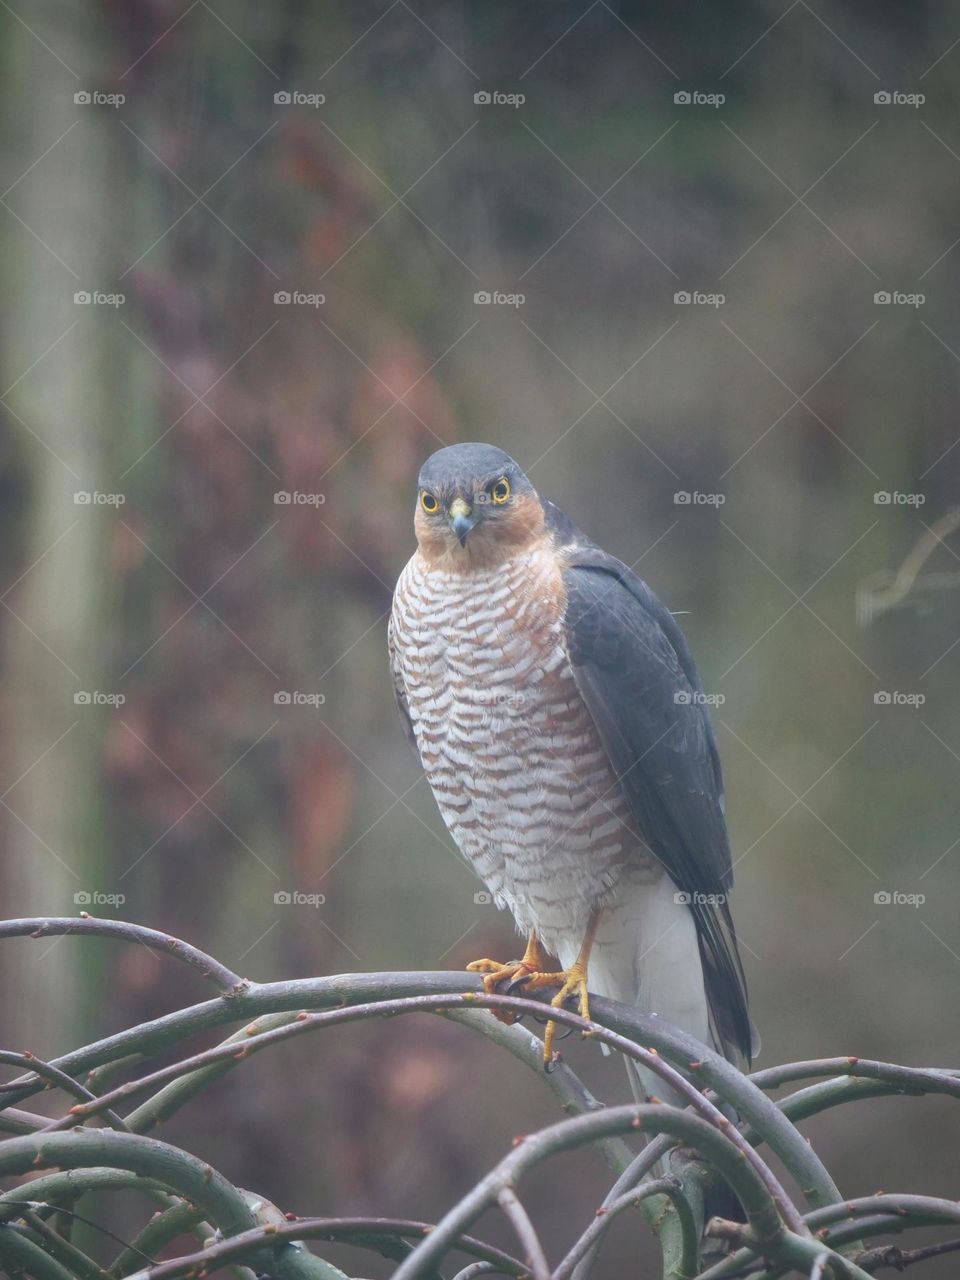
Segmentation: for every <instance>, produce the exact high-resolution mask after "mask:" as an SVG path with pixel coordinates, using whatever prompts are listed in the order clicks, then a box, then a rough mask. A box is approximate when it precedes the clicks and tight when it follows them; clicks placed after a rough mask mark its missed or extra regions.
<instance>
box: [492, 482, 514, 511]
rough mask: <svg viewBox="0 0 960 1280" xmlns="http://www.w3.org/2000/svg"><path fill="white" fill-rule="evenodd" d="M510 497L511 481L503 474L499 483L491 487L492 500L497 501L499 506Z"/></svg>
mask: <svg viewBox="0 0 960 1280" xmlns="http://www.w3.org/2000/svg"><path fill="white" fill-rule="evenodd" d="M509 497H510V481H509V480H508V479H507V477H506V476H501V477H500V479H499V480H498V481H497V483H496V484H495V485H493V486H492V487H491V489H490V500H491V501H492V502H495V503H496V504H497V506H498V507H502V506H503V504H504V503H505V502H506V501H507V499H508V498H509Z"/></svg>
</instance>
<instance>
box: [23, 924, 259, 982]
mask: <svg viewBox="0 0 960 1280" xmlns="http://www.w3.org/2000/svg"><path fill="white" fill-rule="evenodd" d="M65 933H79V934H94V935H96V936H97V937H103V938H117V939H119V940H120V941H122V942H139V943H140V944H141V945H143V946H145V947H148V948H149V949H150V950H151V951H156V952H159V953H160V954H161V955H169V956H173V957H174V959H176V960H182V961H183V962H184V964H188V965H190V966H191V967H192V968H194V969H196V970H197V972H198V973H201V974H202V975H203V976H204V977H205V978H206V979H207V980H208V981H209V982H212V983H213V984H214V985H215V986H216V987H218V988H219V990H220V992H221V993H222V994H224V995H229V994H234V993H238V992H240V991H243V990H245V989H246V987H247V986H248V983H247V980H246V979H245V978H241V977H240V975H239V974H236V973H234V972H233V971H232V970H230V969H228V968H227V967H226V965H223V964H221V963H220V961H219V960H214V958H213V956H208V955H207V954H206V953H205V952H203V951H200V950H198V949H197V948H196V947H193V946H191V945H190V943H189V942H183V941H182V940H181V939H180V938H175V937H173V935H172V934H169V933H161V932H160V931H159V930H157V929H148V928H147V927H146V926H145V925H142V924H131V923H130V922H129V921H127V920H104V919H101V918H99V917H97V916H89V915H87V913H86V912H85V911H82V912H81V913H80V916H79V918H75V917H74V916H34V917H32V918H26V919H21V920H3V921H0V939H2V938H18V937H23V936H24V935H25V934H26V935H29V936H30V937H31V938H47V937H52V936H56V935H58V934H65Z"/></svg>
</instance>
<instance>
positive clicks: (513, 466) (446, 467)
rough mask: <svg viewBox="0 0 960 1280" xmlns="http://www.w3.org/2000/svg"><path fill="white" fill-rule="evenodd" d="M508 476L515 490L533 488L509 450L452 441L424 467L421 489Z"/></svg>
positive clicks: (466, 484) (462, 485)
mask: <svg viewBox="0 0 960 1280" xmlns="http://www.w3.org/2000/svg"><path fill="white" fill-rule="evenodd" d="M500 475H504V476H506V477H507V478H508V479H509V481H510V483H511V485H512V486H513V488H514V490H515V491H517V492H519V491H521V490H524V489H526V490H532V489H533V486H532V485H531V484H530V481H529V480H528V479H527V477H526V476H525V475H524V473H523V471H522V469H521V468H520V466H519V465H518V464H517V463H516V462H514V460H513V458H511V457H510V455H509V453H505V452H504V451H503V449H498V448H497V447H496V445H492V444H481V443H477V442H473V443H469V444H451V445H448V446H447V447H446V448H445V449H438V450H437V451H436V453H432V454H431V455H430V457H429V458H428V459H427V460H426V462H425V463H424V464H423V466H422V467H421V468H420V476H419V479H418V484H419V486H420V488H421V489H439V490H444V489H452V488H464V489H472V488H473V487H474V486H475V485H476V484H478V483H482V482H485V481H488V480H493V479H496V478H497V477H498V476H500Z"/></svg>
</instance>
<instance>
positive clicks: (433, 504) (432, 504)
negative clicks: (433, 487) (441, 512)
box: [423, 493, 437, 511]
mask: <svg viewBox="0 0 960 1280" xmlns="http://www.w3.org/2000/svg"><path fill="white" fill-rule="evenodd" d="M423 505H424V506H425V507H426V508H427V510H428V511H436V509H437V500H436V498H435V497H434V496H433V494H432V493H425V494H424V495H423Z"/></svg>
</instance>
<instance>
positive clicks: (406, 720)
mask: <svg viewBox="0 0 960 1280" xmlns="http://www.w3.org/2000/svg"><path fill="white" fill-rule="evenodd" d="M387 654H388V655H389V658H390V676H391V679H392V680H393V696H394V698H395V699H396V701H397V708H398V710H399V712H400V719H401V720H402V721H403V727H404V730H405V732H406V735H407V738H408V739H409V741H410V742H411V743H412V744H413V746H414V747H416V745H417V739H416V736H415V735H414V732H413V721H412V720H411V719H410V708H409V706H408V705H407V690H406V687H405V685H404V683H403V674H402V672H401V670H400V663H399V662H398V661H397V637H396V635H395V633H394V630H393V618H392V617H391V618H390V619H389V620H388V621H387ZM418 753H419V752H418Z"/></svg>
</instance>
